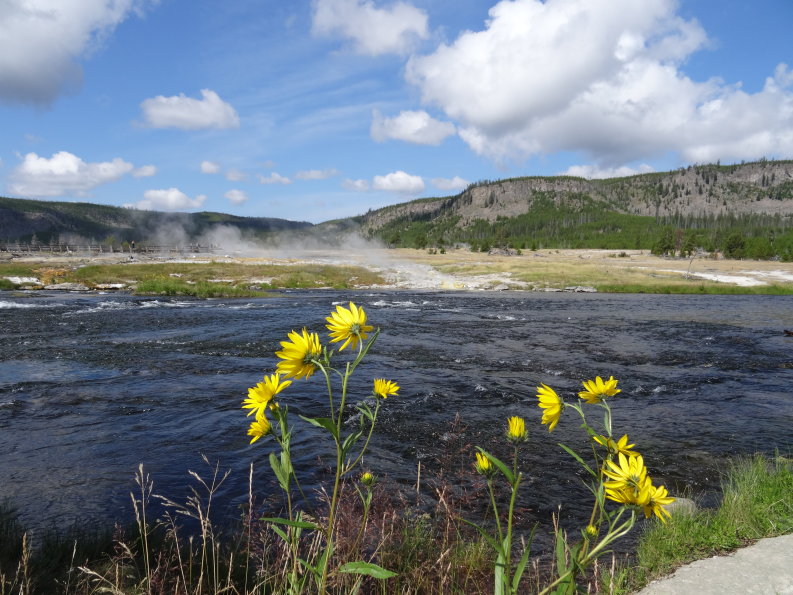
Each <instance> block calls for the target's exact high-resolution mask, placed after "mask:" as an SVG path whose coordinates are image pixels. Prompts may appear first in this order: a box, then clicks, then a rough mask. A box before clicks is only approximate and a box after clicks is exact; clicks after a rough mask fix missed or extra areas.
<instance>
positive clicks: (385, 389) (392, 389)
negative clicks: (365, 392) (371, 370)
mask: <svg viewBox="0 0 793 595" xmlns="http://www.w3.org/2000/svg"><path fill="white" fill-rule="evenodd" d="M398 390H399V386H397V383H396V382H393V381H392V380H386V379H385V378H375V379H374V389H373V392H374V396H375V397H383V398H384V399H387V398H388V397H390V396H391V395H393V396H396V394H397V391H398Z"/></svg>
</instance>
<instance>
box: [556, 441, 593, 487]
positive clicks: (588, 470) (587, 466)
mask: <svg viewBox="0 0 793 595" xmlns="http://www.w3.org/2000/svg"><path fill="white" fill-rule="evenodd" d="M558 444H559V446H561V447H562V448H563V449H564V450H565V451H566V452H567V454H569V455H570V456H571V457H573V458H574V459H575V460H576V461H578V462H579V463H580V464H581V466H582V467H583V468H584V469H586V471H587V472H588V473H589V474H590V475H591V476H592V477H594V478H595V479H597V476H598V475H597V473H595V472H594V471H592V469H590V468H589V465H587V464H586V462H584V459H582V458H581V457H579V456H578V455H577V454H576V453H575V451H573V449H571V448H568V447H567V446H565V445H564V444H562V443H561V442H559V443H558Z"/></svg>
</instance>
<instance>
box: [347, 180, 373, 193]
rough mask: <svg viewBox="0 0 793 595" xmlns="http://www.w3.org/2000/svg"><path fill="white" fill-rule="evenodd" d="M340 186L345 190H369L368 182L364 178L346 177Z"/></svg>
mask: <svg viewBox="0 0 793 595" xmlns="http://www.w3.org/2000/svg"><path fill="white" fill-rule="evenodd" d="M341 187H342V188H344V189H345V190H352V191H353V192H366V191H367V190H369V182H368V181H366V180H351V179H350V178H346V179H345V180H344V181H343V182H342V183H341Z"/></svg>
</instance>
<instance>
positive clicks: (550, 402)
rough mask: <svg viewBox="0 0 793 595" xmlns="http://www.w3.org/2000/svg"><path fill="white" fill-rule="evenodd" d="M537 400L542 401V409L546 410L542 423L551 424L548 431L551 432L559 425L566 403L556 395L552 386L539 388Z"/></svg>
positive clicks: (540, 403)
mask: <svg viewBox="0 0 793 595" xmlns="http://www.w3.org/2000/svg"><path fill="white" fill-rule="evenodd" d="M537 398H538V399H539V400H540V402H539V406H540V409H544V410H545V411H543V413H542V423H543V424H549V425H548V431H549V432H551V431H553V429H554V428H555V427H556V424H557V423H559V418H560V417H561V416H562V411H564V401H563V400H562V398H561V397H560V396H559V395H557V394H556V391H555V390H553V389H552V388H551V387H550V386H546V385H545V384H541V385H540V386H538V387H537Z"/></svg>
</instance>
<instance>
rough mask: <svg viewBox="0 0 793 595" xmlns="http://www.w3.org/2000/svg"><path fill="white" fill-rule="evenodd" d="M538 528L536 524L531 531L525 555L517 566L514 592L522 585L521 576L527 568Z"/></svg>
mask: <svg viewBox="0 0 793 595" xmlns="http://www.w3.org/2000/svg"><path fill="white" fill-rule="evenodd" d="M536 530H537V525H536V524H535V525H534V527H532V529H531V533H530V534H529V541H528V543H526V548H525V549H524V550H523V555H522V556H521V557H520V561H519V562H518V565H517V566H516V567H515V573H514V574H513V575H512V592H513V593H517V592H518V586H519V585H520V577H521V576H523V571H524V570H525V568H526V564H527V563H528V561H529V552H530V551H531V543H532V542H533V541H534V532H535V531H536Z"/></svg>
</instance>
